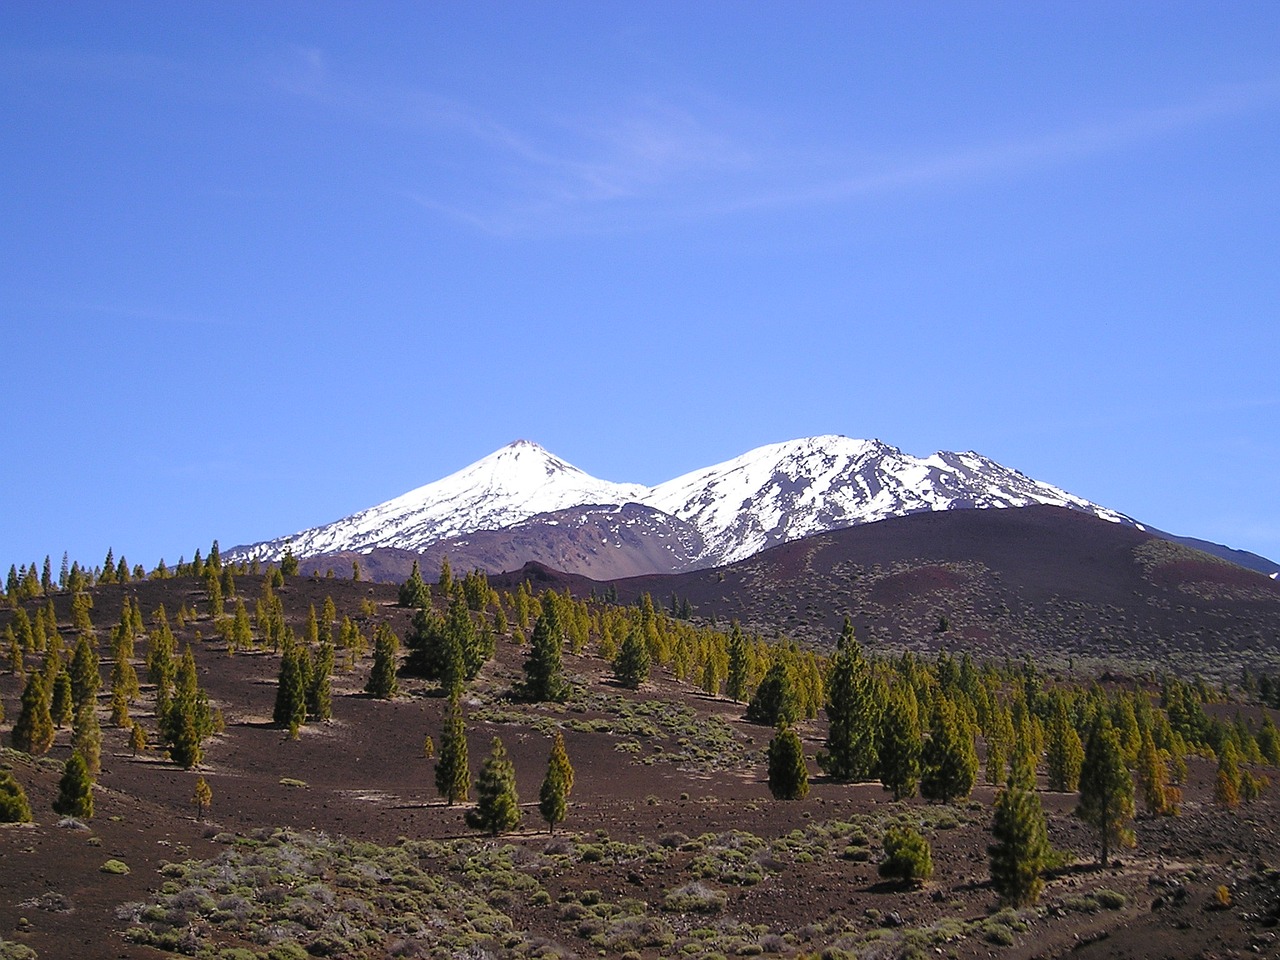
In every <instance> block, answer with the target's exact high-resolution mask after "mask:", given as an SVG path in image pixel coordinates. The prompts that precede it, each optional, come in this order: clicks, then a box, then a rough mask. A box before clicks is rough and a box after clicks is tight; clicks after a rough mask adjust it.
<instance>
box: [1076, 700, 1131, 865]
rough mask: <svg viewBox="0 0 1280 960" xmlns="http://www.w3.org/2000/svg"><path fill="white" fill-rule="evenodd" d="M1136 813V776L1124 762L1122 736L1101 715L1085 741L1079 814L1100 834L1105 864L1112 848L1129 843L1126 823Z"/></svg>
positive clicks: (1099, 841) (1101, 854)
mask: <svg viewBox="0 0 1280 960" xmlns="http://www.w3.org/2000/svg"><path fill="white" fill-rule="evenodd" d="M1133 813H1134V806H1133V778H1132V777H1131V776H1129V770H1128V768H1127V767H1126V766H1125V763H1124V753H1123V750H1122V748H1121V746H1120V738H1119V737H1118V736H1117V734H1116V731H1115V728H1114V727H1112V726H1111V721H1110V720H1109V719H1107V717H1106V716H1105V715H1102V716H1099V718H1098V719H1097V720H1096V721H1095V722H1094V724H1093V728H1092V729H1091V730H1090V731H1089V739H1088V742H1087V743H1086V744H1085V748H1084V764H1083V766H1082V767H1081V769H1080V802H1079V804H1078V805H1077V807H1076V816H1078V817H1079V818H1080V819H1081V820H1083V821H1084V822H1085V823H1087V824H1088V825H1089V826H1090V827H1092V828H1093V829H1094V831H1095V832H1096V833H1097V835H1098V847H1099V859H1100V860H1101V862H1102V865H1103V866H1104V867H1105V866H1107V864H1108V862H1109V858H1110V855H1111V851H1112V849H1113V848H1114V847H1116V846H1117V845H1119V844H1123V843H1128V842H1129V837H1130V834H1129V831H1128V828H1127V824H1128V823H1129V821H1130V820H1132V819H1133Z"/></svg>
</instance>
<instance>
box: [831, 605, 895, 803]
mask: <svg viewBox="0 0 1280 960" xmlns="http://www.w3.org/2000/svg"><path fill="white" fill-rule="evenodd" d="M826 687H827V704H826V706H827V719H828V721H829V723H830V726H829V730H828V733H827V749H826V751H825V752H823V753H820V754H818V765H819V766H820V767H822V769H823V771H825V772H826V774H827V775H828V776H829V777H831V779H832V780H836V781H838V782H841V783H848V782H851V781H858V780H870V779H872V778H873V777H875V775H876V766H877V762H878V760H879V755H880V749H879V744H880V732H881V731H880V719H881V718H880V712H881V703H882V701H880V702H878V701H877V694H878V693H880V691H878V690H877V689H876V685H875V683H874V682H873V680H872V676H871V667H870V665H869V664H868V663H867V661H866V658H865V657H864V656H863V655H862V646H861V644H859V643H858V641H857V639H856V638H855V637H854V633H853V623H852V622H851V621H850V620H849V618H848V617H845V619H844V629H843V630H842V631H841V632H840V639H839V641H837V644H836V653H835V656H834V657H833V658H832V660H831V667H830V671H829V673H828V676H827V684H826Z"/></svg>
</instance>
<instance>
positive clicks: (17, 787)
mask: <svg viewBox="0 0 1280 960" xmlns="http://www.w3.org/2000/svg"><path fill="white" fill-rule="evenodd" d="M32 819H33V817H32V816H31V804H29V803H28V802H27V793H26V791H25V790H23V789H22V784H20V783H19V782H18V781H17V780H16V779H14V776H13V774H12V773H10V772H9V771H8V770H3V769H0V823H30V822H31V821H32Z"/></svg>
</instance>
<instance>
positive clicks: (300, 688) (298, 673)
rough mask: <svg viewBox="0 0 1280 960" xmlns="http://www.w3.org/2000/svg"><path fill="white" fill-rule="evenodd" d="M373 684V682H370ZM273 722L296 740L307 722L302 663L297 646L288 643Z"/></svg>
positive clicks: (272, 714) (279, 679) (280, 675)
mask: <svg viewBox="0 0 1280 960" xmlns="http://www.w3.org/2000/svg"><path fill="white" fill-rule="evenodd" d="M370 682H371V683H372V680H370ZM271 721H272V723H274V724H275V725H276V726H279V727H285V728H287V729H288V731H289V736H291V737H294V738H296V737H297V736H298V731H299V730H300V729H301V727H302V725H303V724H304V723H306V722H307V686H306V680H305V678H304V677H303V675H302V662H301V658H300V654H299V651H298V647H297V644H295V643H287V644H286V645H285V648H284V656H283V657H281V658H280V672H279V674H278V675H277V678H276V702H275V707H274V708H273V709H272V711H271Z"/></svg>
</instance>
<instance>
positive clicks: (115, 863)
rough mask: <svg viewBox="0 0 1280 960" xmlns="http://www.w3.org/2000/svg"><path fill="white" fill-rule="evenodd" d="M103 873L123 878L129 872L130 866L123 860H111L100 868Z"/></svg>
mask: <svg viewBox="0 0 1280 960" xmlns="http://www.w3.org/2000/svg"><path fill="white" fill-rule="evenodd" d="M98 869H99V870H101V871H102V872H103V873H112V874H115V875H116V876H123V875H124V874H126V873H128V872H129V865H128V864H127V863H125V862H124V861H123V860H116V859H114V858H113V859H111V860H108V861H107V862H106V863H104V864H103V865H102V866H101V867H99V868H98Z"/></svg>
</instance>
